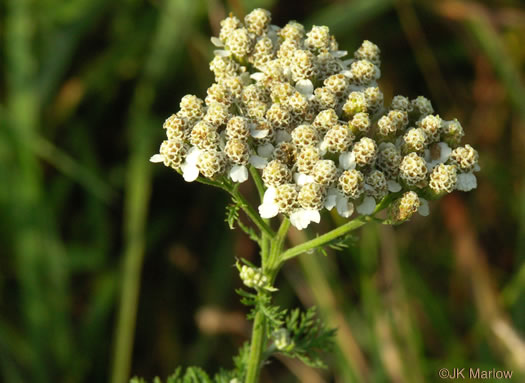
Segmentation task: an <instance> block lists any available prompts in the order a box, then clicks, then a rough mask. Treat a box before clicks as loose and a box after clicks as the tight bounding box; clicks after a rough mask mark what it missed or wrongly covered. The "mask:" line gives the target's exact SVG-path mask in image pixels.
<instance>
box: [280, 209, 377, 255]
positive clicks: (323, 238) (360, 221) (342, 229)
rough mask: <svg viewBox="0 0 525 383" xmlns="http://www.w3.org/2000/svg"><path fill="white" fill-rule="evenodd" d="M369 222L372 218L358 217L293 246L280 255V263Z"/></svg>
mask: <svg viewBox="0 0 525 383" xmlns="http://www.w3.org/2000/svg"><path fill="white" fill-rule="evenodd" d="M371 220H372V217H370V216H360V217H358V218H356V219H354V220H352V221H349V222H347V223H345V224H344V225H342V226H339V227H338V228H336V229H334V230H332V231H329V232H328V233H326V234H323V235H320V236H319V237H317V238H314V239H311V240H309V241H307V242H304V243H302V244H300V245H297V246H294V247H292V248H291V249H288V250H286V251H285V252H284V253H282V255H281V259H280V261H281V262H284V261H287V260H288V259H291V258H293V257H296V256H297V255H299V254H301V253H305V252H307V251H309V250H312V249H315V248H317V247H321V246H323V245H326V244H327V243H328V242H331V241H333V240H334V239H336V238H338V237H340V236H342V235H345V234H347V233H349V232H351V231H352V230H355V229H357V228H359V227H361V226H363V225H364V224H365V223H367V222H370V221H371Z"/></svg>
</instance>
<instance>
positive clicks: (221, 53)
mask: <svg viewBox="0 0 525 383" xmlns="http://www.w3.org/2000/svg"><path fill="white" fill-rule="evenodd" d="M213 54H214V55H215V56H217V57H228V56H231V54H232V53H231V52H230V51H227V50H225V49H217V50H214V51H213Z"/></svg>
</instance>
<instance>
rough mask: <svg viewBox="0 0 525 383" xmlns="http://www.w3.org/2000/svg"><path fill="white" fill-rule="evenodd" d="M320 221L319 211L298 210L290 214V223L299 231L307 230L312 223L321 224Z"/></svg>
mask: <svg viewBox="0 0 525 383" xmlns="http://www.w3.org/2000/svg"><path fill="white" fill-rule="evenodd" d="M320 220H321V215H320V214H319V211H317V210H314V209H298V210H296V211H294V212H293V213H292V214H290V223H291V224H292V225H294V226H295V227H296V228H297V229H298V230H303V229H306V228H307V227H308V225H310V223H311V222H315V223H319V221H320Z"/></svg>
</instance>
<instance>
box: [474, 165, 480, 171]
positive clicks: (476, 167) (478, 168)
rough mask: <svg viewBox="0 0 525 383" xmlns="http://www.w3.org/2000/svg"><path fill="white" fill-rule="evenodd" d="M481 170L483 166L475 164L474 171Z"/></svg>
mask: <svg viewBox="0 0 525 383" xmlns="http://www.w3.org/2000/svg"><path fill="white" fill-rule="evenodd" d="M480 170H481V167H480V166H479V164H476V165H474V169H473V171H475V172H479V171H480Z"/></svg>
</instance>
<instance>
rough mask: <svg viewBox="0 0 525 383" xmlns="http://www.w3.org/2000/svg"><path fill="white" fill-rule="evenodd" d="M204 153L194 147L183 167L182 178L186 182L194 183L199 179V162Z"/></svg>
mask: <svg viewBox="0 0 525 383" xmlns="http://www.w3.org/2000/svg"><path fill="white" fill-rule="evenodd" d="M201 153H202V151H201V150H200V149H197V148H196V147H195V146H193V147H192V148H191V149H190V150H189V151H188V155H187V156H186V161H184V163H183V164H182V165H181V167H180V168H181V170H182V177H183V178H184V181H186V182H193V181H195V180H196V179H197V177H199V169H198V168H197V160H198V158H199V156H200V154H201Z"/></svg>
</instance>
